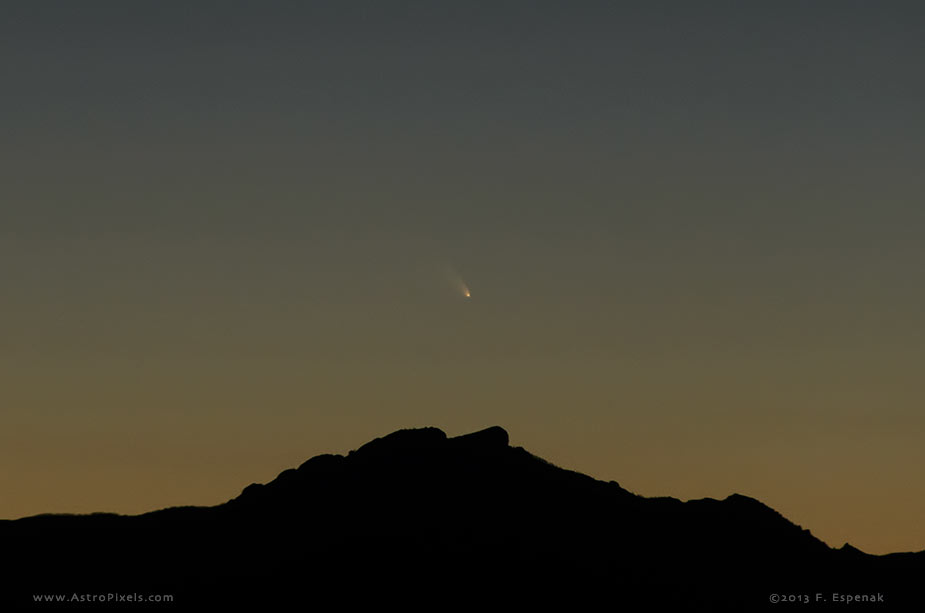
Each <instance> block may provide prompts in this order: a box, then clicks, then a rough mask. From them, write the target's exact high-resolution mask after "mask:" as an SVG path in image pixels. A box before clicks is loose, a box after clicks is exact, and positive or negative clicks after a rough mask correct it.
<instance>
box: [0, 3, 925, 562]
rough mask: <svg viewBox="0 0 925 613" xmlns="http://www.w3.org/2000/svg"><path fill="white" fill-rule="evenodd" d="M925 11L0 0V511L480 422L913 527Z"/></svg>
mask: <svg viewBox="0 0 925 613" xmlns="http://www.w3.org/2000/svg"><path fill="white" fill-rule="evenodd" d="M923 36H925V10H923V9H922V8H921V5H920V4H919V3H912V2H876V3H875V2H859V1H851V0H840V1H838V2H824V1H815V2H805V1H801V2H789V1H781V0H775V1H773V2H772V1H767V2H764V1H760V2H748V3H744V2H731V1H730V2H697V3H692V2H680V1H678V2H657V1H656V2H653V1H646V2H591V1H587V2H544V1H534V2H506V1H504V0H493V1H492V2H478V1H471V2H459V3H437V2H410V1H406V0H396V1H394V2H387V3H386V2H366V1H356V2H343V1H338V2H310V3H303V2H272V1H266V2H234V1H223V2H204V1H198V2H197V1H190V2H182V3H180V2H176V3H164V2H145V1H139V2H131V3H125V2H115V1H112V2H103V1H93V0H88V1H86V2H79V3H77V2H64V1H60V2H53V1H49V2H41V3H37V2H7V3H4V5H3V9H2V16H0V91H2V95H0V159H2V160H3V163H2V164H0V315H2V316H0V339H2V340H0V491H2V492H3V495H2V496H0V517H5V518H15V517H21V516H25V515H31V514H36V513H42V512H91V511H115V512H120V513H140V512H144V511H149V510H153V509H156V508H161V507H165V506H171V505H183V504H196V505H205V504H217V503H220V502H223V501H225V500H227V499H229V498H231V497H234V496H236V495H237V494H238V493H239V492H240V490H241V489H242V488H243V487H244V486H246V485H247V484H249V483H251V482H267V481H269V480H271V479H272V478H274V477H275V476H276V474H278V473H279V472H280V471H282V470H283V469H286V468H289V467H293V466H297V465H298V464H300V463H301V462H302V461H304V460H305V459H307V458H309V457H312V456H314V455H317V454H319V453H328V452H333V453H346V452H347V451H349V450H350V449H354V448H356V447H358V446H360V445H361V444H363V443H364V442H366V441H368V440H370V439H372V438H374V437H377V436H382V435H385V434H387V433H389V432H392V431H394V430H397V429H399V428H406V427H423V426H437V427H440V428H441V429H443V430H444V431H446V432H447V433H448V434H449V435H451V436H452V435H458V434H464V433H466V432H470V431H474V430H479V429H482V428H485V427H488V426H492V425H501V426H503V427H504V428H505V429H507V430H508V431H509V433H510V435H511V439H512V444H515V445H520V446H524V447H526V448H527V449H528V450H530V451H532V452H533V453H536V454H537V455H540V456H542V457H545V458H546V459H548V460H550V461H552V462H554V463H556V464H558V465H560V466H563V467H567V468H571V469H575V470H579V471H581V472H585V473H587V474H590V475H592V476H595V477H597V478H600V479H604V480H616V481H618V482H619V483H620V484H621V485H622V486H623V487H626V488H627V489H630V490H631V491H634V492H636V493H639V494H642V495H646V496H655V495H670V496H675V497H678V498H681V499H685V500H686V499H691V498H702V497H714V498H724V497H725V496H727V495H729V494H732V493H733V492H738V493H741V494H744V495H748V496H752V497H755V498H758V499H760V500H762V501H763V502H765V503H766V504H768V505H769V506H771V507H773V508H775V509H776V510H778V511H780V512H781V513H782V514H783V515H784V516H786V517H787V518H789V519H790V520H792V521H794V522H795V523H797V524H800V525H801V526H803V527H805V528H808V529H810V530H811V531H812V533H813V534H814V535H816V536H817V537H819V538H822V539H823V540H824V541H826V542H827V543H829V544H830V545H832V546H836V547H839V546H841V545H842V544H843V543H844V542H846V541H847V542H850V543H852V544H853V545H855V546H857V547H859V548H861V549H863V550H865V551H868V552H872V553H886V552H891V551H909V550H921V549H925V521H923V519H925V489H923V488H922V483H923V482H925V444H923V442H925V441H923V436H925V411H923V410H922V400H923V392H925V383H923V379H922V377H921V370H922V363H923V358H925V332H923V329H925V326H923V323H925V322H923V312H925V289H923V283H922V281H923V278H922V271H923V264H925V243H923V241H922V236H923V230H925V207H923V206H922V202H923V201H925V199H923V193H925V185H923V183H925V178H923V177H925V175H923V173H922V172H921V160H922V155H923V152H922V143H923V142H925V120H923V116H922V111H921V110H922V108H925V80H923V79H922V77H921V68H922V66H923V65H925V46H923V45H922V43H921V41H922V39H923ZM464 287H465V288H468V289H469V290H470V292H471V296H470V297H468V298H467V297H466V296H465V295H464V291H463V288H464Z"/></svg>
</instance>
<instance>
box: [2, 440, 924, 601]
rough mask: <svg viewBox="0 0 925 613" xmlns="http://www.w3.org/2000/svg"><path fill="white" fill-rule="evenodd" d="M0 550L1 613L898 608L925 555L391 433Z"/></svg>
mask: <svg viewBox="0 0 925 613" xmlns="http://www.w3.org/2000/svg"><path fill="white" fill-rule="evenodd" d="M0 544H2V552H3V554H2V559H3V563H2V566H0V572H2V575H0V585H2V586H4V587H2V588H0V592H2V593H0V610H15V609H32V610H54V609H64V608H66V609H81V608H97V607H98V608H99V609H101V610H122V609H130V610H162V611H168V610H213V609H217V608H220V607H228V606H244V607H246V608H247V609H249V610H279V609H285V608H287V607H289V608H292V609H298V610H303V609H304V610H315V609H317V608H318V607H319V606H325V607H329V606H332V605H333V606H339V607H341V608H346V609H352V608H356V607H358V606H391V605H394V606H400V607H402V609H406V610H407V609H411V610H424V609H427V610H438V611H439V610H444V609H456V608H466V609H472V608H473V607H476V608H477V610H486V609H488V610H491V609H495V608H505V607H506V608H511V609H514V608H515V607H516V608H517V609H522V608H524V607H527V606H544V607H548V606H561V607H568V610H590V609H591V608H592V607H593V608H594V609H595V610H598V609H600V608H601V607H603V608H604V610H640V609H646V610H648V609H653V608H664V607H668V610H675V609H678V610H695V611H700V610H703V611H715V610H734V611H752V610H764V609H766V608H767V609H769V610H779V609H781V608H785V609H786V608H793V607H795V606H798V605H802V604H804V603H808V604H811V605H813V606H814V608H816V609H818V608H820V607H822V608H827V607H832V608H839V609H840V608H841V607H843V606H844V605H845V604H848V598H849V597H851V598H852V599H854V598H857V599H858V600H859V601H860V602H855V603H853V604H857V605H858V606H859V607H860V608H861V610H870V609H877V610H887V609H889V610H908V609H909V608H912V607H915V606H916V605H919V604H920V600H921V597H920V596H919V595H918V594H916V593H915V590H916V588H917V585H918V583H919V580H920V578H921V577H922V576H925V552H919V553H902V554H890V555H885V556H874V555H868V554H865V553H863V552H861V551H859V550H857V549H855V548H853V547H851V546H850V545H845V546H844V547H842V548H840V549H833V548H831V547H829V546H827V545H826V544H825V543H823V542H822V541H820V540H818V539H817V538H815V537H814V536H813V535H812V534H811V533H810V532H809V531H808V530H805V529H803V528H801V527H800V526H797V525H795V524H793V523H792V522H790V521H788V520H787V519H786V518H784V517H783V516H781V515H780V514H779V513H777V512H776V511H774V510H773V509H771V508H769V507H767V506H766V505H764V504H762V503H761V502H759V501H757V500H754V499H752V498H748V497H746V496H741V495H738V494H733V495H731V496H729V497H728V498H726V499H724V500H713V499H702V500H691V501H688V502H681V501H679V500H676V499H674V498H645V497H642V496H638V495H636V494H633V493H631V492H629V491H627V490H625V489H623V488H622V487H620V485H619V484H618V483H616V482H614V481H610V482H604V481H599V480H596V479H593V478H592V477H589V476H587V475H583V474H580V473H577V472H574V471H570V470H565V469H562V468H559V467H557V466H555V465H553V464H551V463H549V462H547V461H545V460H543V459H541V458H539V457H537V456H535V455H533V454H531V453H529V452H528V451H526V450H524V449H523V448H521V447H512V446H511V445H510V444H509V439H508V434H507V432H506V431H505V430H503V429H502V428H500V427H492V428H488V429H486V430H482V431H480V432H475V433H472V434H467V435H464V436H458V437H453V438H448V437H447V436H446V434H444V432H442V431H441V430H439V429H437V428H422V429H409V430H400V431H397V432H394V433H392V434H389V435H388V436H385V437H382V438H377V439H375V440H373V441H371V442H369V443H366V444H365V445H363V446H362V447H360V448H358V449H356V450H354V451H351V452H350V453H348V454H347V455H346V456H342V455H320V456H317V457H314V458H311V459H310V460H308V461H306V462H305V463H303V464H302V465H301V466H299V467H298V468H294V469H288V470H285V471H283V472H282V473H280V475H279V476H278V477H277V478H276V479H274V480H272V481H270V482H269V483H266V484H251V485H249V486H247V487H246V488H244V490H243V491H242V492H241V494H240V495H239V496H237V497H236V498H233V499H231V500H229V501H228V502H225V503H223V504H220V505H217V506H213V507H173V508H168V509H162V510H159V511H154V512H151V513H145V514H142V515H135V516H123V515H116V514H109V513H96V514H91V515H38V516H34V517H27V518H23V519H18V520H6V521H0ZM37 595H39V596H41V595H49V596H52V595H63V596H64V597H65V601H64V602H60V603H55V602H47V601H43V602H36V600H35V599H36V596H37ZM109 595H112V598H111V601H110V602H105V603H104V604H100V603H99V602H93V601H92V599H90V597H96V598H97V599H106V598H109V597H110V596H109ZM126 595H129V596H131V595H135V596H136V597H137V598H146V597H148V596H150V595H170V597H171V598H172V601H171V602H131V604H128V603H126V604H125V605H124V606H121V608H120V604H119V603H120V601H119V598H120V597H124V596H126ZM75 596H77V597H85V598H84V600H90V601H89V602H80V601H79V598H78V599H76V600H75V598H74V597H75ZM775 597H777V598H778V599H780V600H782V601H783V602H774V601H773V599H774V598H775ZM862 597H863V598H862ZM841 598H844V600H840V599H841ZM112 601H114V602H112ZM857 608H858V607H852V609H851V610H854V609H857ZM286 610H288V609H286Z"/></svg>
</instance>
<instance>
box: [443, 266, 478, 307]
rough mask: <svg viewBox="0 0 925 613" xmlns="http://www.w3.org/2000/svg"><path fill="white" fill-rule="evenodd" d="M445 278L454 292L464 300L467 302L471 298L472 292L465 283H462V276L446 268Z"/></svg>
mask: <svg viewBox="0 0 925 613" xmlns="http://www.w3.org/2000/svg"><path fill="white" fill-rule="evenodd" d="M446 277H447V280H448V281H449V282H450V284H451V285H452V286H453V288H454V289H455V291H457V292H459V293H460V294H462V296H463V298H466V299H467V300H468V299H469V298H472V292H471V291H470V290H469V286H468V285H467V284H466V282H465V281H463V278H462V275H460V274H459V273H458V272H456V271H455V270H454V269H453V268H451V267H449V266H448V267H447V268H446Z"/></svg>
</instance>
